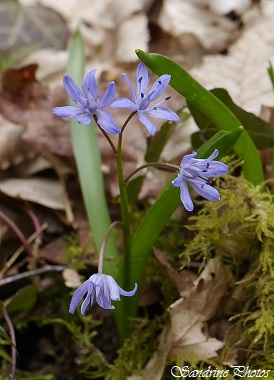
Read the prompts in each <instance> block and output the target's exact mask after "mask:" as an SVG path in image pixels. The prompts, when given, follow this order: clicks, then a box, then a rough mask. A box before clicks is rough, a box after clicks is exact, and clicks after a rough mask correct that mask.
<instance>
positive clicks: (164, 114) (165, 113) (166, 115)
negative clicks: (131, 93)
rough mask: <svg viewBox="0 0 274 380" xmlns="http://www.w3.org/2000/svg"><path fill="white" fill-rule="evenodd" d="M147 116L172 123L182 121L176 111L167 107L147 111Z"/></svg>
mask: <svg viewBox="0 0 274 380" xmlns="http://www.w3.org/2000/svg"><path fill="white" fill-rule="evenodd" d="M145 112H146V114H147V115H149V116H151V117H156V118H157V119H165V120H170V121H180V118H179V116H178V115H177V113H175V112H174V111H172V110H170V109H169V108H166V107H157V106H155V107H154V108H153V109H150V110H146V111H145Z"/></svg>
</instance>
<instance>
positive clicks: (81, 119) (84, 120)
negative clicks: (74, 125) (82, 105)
mask: <svg viewBox="0 0 274 380" xmlns="http://www.w3.org/2000/svg"><path fill="white" fill-rule="evenodd" d="M91 120H92V115H80V116H77V121H78V123H79V124H83V125H88V124H90V123H91Z"/></svg>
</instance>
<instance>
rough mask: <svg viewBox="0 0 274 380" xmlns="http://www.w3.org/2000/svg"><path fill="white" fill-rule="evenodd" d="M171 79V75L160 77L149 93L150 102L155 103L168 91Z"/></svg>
mask: <svg viewBox="0 0 274 380" xmlns="http://www.w3.org/2000/svg"><path fill="white" fill-rule="evenodd" d="M170 79H171V75H167V74H165V75H162V76H160V78H158V79H157V80H156V81H155V82H154V84H153V86H152V87H151V89H150V91H149V94H148V95H150V94H151V95H150V100H151V101H153V100H155V99H157V98H159V96H161V95H162V93H163V92H164V91H165V90H166V88H167V86H168V84H169V82H170Z"/></svg>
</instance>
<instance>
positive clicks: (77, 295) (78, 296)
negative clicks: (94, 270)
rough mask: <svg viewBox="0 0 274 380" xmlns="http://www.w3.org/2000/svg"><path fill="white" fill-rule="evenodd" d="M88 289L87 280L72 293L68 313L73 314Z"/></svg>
mask: <svg viewBox="0 0 274 380" xmlns="http://www.w3.org/2000/svg"><path fill="white" fill-rule="evenodd" d="M88 288H89V281H88V280H87V281H85V282H84V283H83V284H82V285H81V286H80V287H79V288H78V289H77V290H75V292H74V293H73V296H72V299H71V302H70V306H69V312H70V313H71V314H74V312H75V310H76V308H77V306H78V304H79V302H80V301H81V300H82V298H83V297H84V295H85V294H86V293H87V292H88Z"/></svg>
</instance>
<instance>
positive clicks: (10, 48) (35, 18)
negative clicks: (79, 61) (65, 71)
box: [0, 0, 70, 56]
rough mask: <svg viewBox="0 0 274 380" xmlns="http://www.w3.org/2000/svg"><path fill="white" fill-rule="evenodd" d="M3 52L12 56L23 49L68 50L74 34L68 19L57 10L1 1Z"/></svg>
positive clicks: (0, 27) (0, 21)
mask: <svg viewBox="0 0 274 380" xmlns="http://www.w3.org/2000/svg"><path fill="white" fill-rule="evenodd" d="M0 25H1V26H0V52H1V55H2V56H3V55H10V54H11V53H13V52H15V51H18V50H19V49H22V48H25V47H30V46H31V45H32V46H33V48H35V49H41V48H47V47H51V48H55V49H65V47H66V44H67V41H68V38H69V36H70V32H69V29H68V27H67V25H66V22H65V20H64V18H63V17H62V16H61V15H60V14H59V13H57V12H56V11H54V10H53V9H50V8H46V7H42V6H40V5H32V6H29V7H23V6H21V5H20V4H18V2H17V1H15V0H1V3H0Z"/></svg>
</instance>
